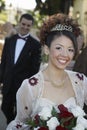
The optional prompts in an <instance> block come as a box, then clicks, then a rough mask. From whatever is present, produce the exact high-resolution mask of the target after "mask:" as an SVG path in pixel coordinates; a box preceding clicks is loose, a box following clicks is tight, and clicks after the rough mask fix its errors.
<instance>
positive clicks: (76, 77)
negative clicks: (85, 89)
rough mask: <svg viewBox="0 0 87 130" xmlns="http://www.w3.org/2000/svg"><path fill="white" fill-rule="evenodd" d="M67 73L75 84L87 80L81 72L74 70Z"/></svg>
mask: <svg viewBox="0 0 87 130" xmlns="http://www.w3.org/2000/svg"><path fill="white" fill-rule="evenodd" d="M65 71H66V72H67V74H68V75H69V77H70V79H71V80H73V81H74V82H76V81H78V82H83V81H85V80H87V77H86V76H85V75H84V74H83V73H79V72H76V71H72V70H65Z"/></svg>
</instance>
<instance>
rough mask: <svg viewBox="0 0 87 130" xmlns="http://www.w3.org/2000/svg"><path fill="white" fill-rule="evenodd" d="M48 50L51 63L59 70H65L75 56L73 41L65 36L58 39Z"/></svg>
mask: <svg viewBox="0 0 87 130" xmlns="http://www.w3.org/2000/svg"><path fill="white" fill-rule="evenodd" d="M48 50H49V63H50V64H51V65H53V66H55V67H56V68H58V69H65V68H66V66H67V65H68V64H69V63H70V61H71V60H72V59H73V57H74V54H75V49H74V47H73V43H72V41H71V40H70V39H69V38H68V37H66V36H64V35H63V36H60V37H56V38H55V39H54V40H53V41H52V43H51V46H50V48H49V49H48Z"/></svg>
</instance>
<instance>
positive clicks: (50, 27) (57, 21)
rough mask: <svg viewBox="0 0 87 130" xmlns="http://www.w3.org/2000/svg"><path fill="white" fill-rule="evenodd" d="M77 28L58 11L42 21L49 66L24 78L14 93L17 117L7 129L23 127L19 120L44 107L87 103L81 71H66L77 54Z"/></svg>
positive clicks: (72, 21) (85, 83)
mask: <svg viewBox="0 0 87 130" xmlns="http://www.w3.org/2000/svg"><path fill="white" fill-rule="evenodd" d="M77 30H78V25H77V24H75V21H74V20H73V19H70V18H68V16H66V15H64V14H61V13H60V14H55V15H53V16H51V17H49V19H48V20H47V21H46V22H45V23H44V24H43V26H42V28H41V31H40V41H41V43H42V45H43V47H44V53H45V54H46V55H49V59H48V65H47V67H46V68H45V69H43V70H41V71H40V72H38V73H37V74H36V75H34V76H32V77H31V78H29V79H25V80H24V81H23V83H22V85H21V87H20V88H19V90H18V92H17V116H16V118H15V120H14V121H13V122H11V123H10V124H9V126H8V127H7V130H13V128H15V129H16V130H17V129H18V128H20V129H22V128H24V127H26V125H24V124H22V125H20V124H21V122H22V123H23V122H25V119H26V118H29V117H34V116H35V115H36V114H38V113H39V112H40V111H41V110H42V109H43V108H44V107H49V108H50V107H52V106H54V107H55V106H57V105H59V104H63V105H65V106H67V107H68V108H69V109H71V108H72V107H74V106H76V105H78V106H80V107H81V108H82V109H83V106H84V102H85V103H86V104H87V88H86V86H87V78H86V77H85V76H84V75H83V74H80V73H77V72H73V71H68V70H65V68H66V66H67V65H68V64H69V63H70V62H71V60H72V59H73V57H75V56H76V54H77V50H78V47H77V42H76V33H77V32H76V31H77ZM78 35H79V32H78ZM26 129H27V128H26ZM38 130H39V128H38ZM55 130H56V129H55Z"/></svg>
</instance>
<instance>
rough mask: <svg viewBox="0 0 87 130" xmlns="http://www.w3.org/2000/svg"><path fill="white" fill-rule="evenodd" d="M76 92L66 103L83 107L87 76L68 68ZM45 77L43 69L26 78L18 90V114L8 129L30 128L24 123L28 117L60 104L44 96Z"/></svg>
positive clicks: (85, 100) (22, 129) (86, 99)
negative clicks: (44, 108)
mask: <svg viewBox="0 0 87 130" xmlns="http://www.w3.org/2000/svg"><path fill="white" fill-rule="evenodd" d="M66 72H67V74H68V76H69V78H70V80H71V83H72V86H73V90H74V92H75V97H71V98H69V99H68V100H67V101H65V103H64V105H66V106H67V107H68V108H69V107H72V106H73V105H76V104H78V105H79V106H80V107H81V108H83V105H84V103H85V104H87V78H86V77H85V76H84V75H83V74H80V73H78V72H73V71H69V70H66ZM43 89H44V77H43V74H42V71H40V72H38V73H37V74H36V75H34V76H32V77H31V78H30V79H25V80H24V81H23V83H22V85H21V87H20V88H19V90H18V92H17V116H16V118H15V120H13V121H12V122H11V123H10V124H9V125H8V126H7V129H6V130H29V128H28V127H27V126H26V125H25V124H23V122H24V121H25V119H26V118H29V116H31V117H32V116H34V115H36V114H37V113H38V112H40V110H41V109H42V108H43V107H44V106H47V107H52V106H57V105H58V104H56V103H54V102H52V101H50V100H49V99H46V98H43V97H42V94H43Z"/></svg>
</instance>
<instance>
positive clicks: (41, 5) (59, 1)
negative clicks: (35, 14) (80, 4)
mask: <svg viewBox="0 0 87 130" xmlns="http://www.w3.org/2000/svg"><path fill="white" fill-rule="evenodd" d="M36 3H37V5H36V8H35V10H38V11H39V12H40V14H41V15H42V14H44V15H52V14H54V13H58V12H63V13H65V14H68V13H69V7H70V6H72V5H73V0H44V1H43V0H36Z"/></svg>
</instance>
